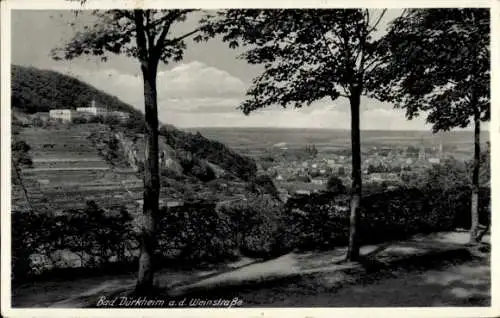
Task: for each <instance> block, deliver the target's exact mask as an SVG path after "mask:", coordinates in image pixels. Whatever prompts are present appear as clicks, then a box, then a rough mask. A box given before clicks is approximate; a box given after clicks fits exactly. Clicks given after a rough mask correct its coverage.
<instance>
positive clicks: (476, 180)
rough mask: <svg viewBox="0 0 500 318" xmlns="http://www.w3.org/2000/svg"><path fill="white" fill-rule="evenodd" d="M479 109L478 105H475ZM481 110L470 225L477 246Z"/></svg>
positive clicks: (476, 121) (476, 133)
mask: <svg viewBox="0 0 500 318" xmlns="http://www.w3.org/2000/svg"><path fill="white" fill-rule="evenodd" d="M473 106H474V107H477V106H476V105H473ZM479 117H480V114H479V110H476V111H475V113H474V163H473V170H472V195H471V204H470V213H471V225H470V243H472V244H475V243H477V242H478V241H477V240H478V231H479V165H480V156H481V148H480V147H481V146H480V142H481V141H480V133H481V120H480V118H479Z"/></svg>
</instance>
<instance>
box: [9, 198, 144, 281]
mask: <svg viewBox="0 0 500 318" xmlns="http://www.w3.org/2000/svg"><path fill="white" fill-rule="evenodd" d="M131 221H132V218H131V216H130V215H129V214H128V212H127V210H126V209H125V208H124V207H121V208H119V209H116V210H112V211H106V212H105V211H104V210H103V209H101V208H99V207H98V206H97V205H96V204H95V203H94V202H92V201H89V202H88V203H87V206H86V207H85V208H84V209H82V210H69V211H65V213H64V214H62V215H59V216H51V215H48V214H38V213H34V212H27V213H13V214H12V273H13V279H14V280H16V281H23V280H26V279H29V278H31V277H34V276H36V275H39V274H42V273H47V272H50V271H52V272H53V271H57V270H60V269H62V268H66V267H72V266H71V265H68V264H66V263H64V262H61V259H60V256H58V255H57V254H58V253H56V252H58V251H69V252H72V253H74V255H77V256H78V257H79V258H80V264H79V267H83V268H87V267H97V268H101V267H103V266H106V265H108V264H110V263H111V262H114V263H118V264H122V263H126V262H129V261H130V257H132V256H131V255H132V254H131V250H132V249H133V248H134V246H137V242H136V241H135V239H136V238H135V235H134V232H133V230H132V224H131ZM127 252H128V256H127ZM34 256H38V257H39V258H40V259H42V262H38V263H37V262H34V261H33V257H34ZM58 258H59V259H58Z"/></svg>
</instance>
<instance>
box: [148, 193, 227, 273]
mask: <svg viewBox="0 0 500 318" xmlns="http://www.w3.org/2000/svg"><path fill="white" fill-rule="evenodd" d="M157 237H158V243H159V246H158V249H159V254H160V255H162V256H163V257H165V258H168V254H169V252H170V251H172V250H174V251H175V250H177V251H179V252H180V254H179V258H180V259H181V260H182V261H185V262H188V263H197V262H200V261H208V262H219V261H222V260H225V259H227V258H231V257H233V256H234V255H235V253H234V251H235V248H236V244H235V241H234V238H233V235H232V227H231V223H230V220H229V218H228V217H227V216H226V215H224V214H223V213H220V212H219V211H217V209H216V208H215V204H211V203H203V202H197V203H191V204H185V205H183V206H179V207H173V208H168V209H167V208H162V209H161V218H160V221H159V224H158V226H157Z"/></svg>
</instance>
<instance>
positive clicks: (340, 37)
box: [198, 9, 385, 260]
mask: <svg viewBox="0 0 500 318" xmlns="http://www.w3.org/2000/svg"><path fill="white" fill-rule="evenodd" d="M384 13H385V10H382V11H381V12H380V13H379V14H375V17H374V16H373V15H372V14H373V11H370V10H361V9H349V10H345V9H331V10H330V9H328V10H323V9H321V10H223V11H220V12H218V14H216V15H212V16H208V17H206V18H205V19H204V22H206V23H207V24H206V25H205V26H204V31H205V33H204V34H205V35H204V37H203V36H201V35H200V36H199V37H198V39H203V38H205V39H208V38H210V37H213V36H215V35H217V34H222V38H223V40H224V41H226V42H228V43H229V46H230V47H232V48H235V47H238V46H239V45H242V46H244V47H246V51H245V52H244V53H243V55H242V57H243V58H245V59H246V60H247V62H248V63H250V64H261V65H263V66H264V68H265V69H264V71H263V72H262V74H260V75H259V76H257V77H256V78H255V79H254V81H253V85H252V87H251V88H250V89H249V90H248V91H247V96H248V99H247V100H246V101H244V102H243V103H242V104H241V105H240V109H241V110H243V112H244V113H245V114H249V113H250V112H252V111H255V110H257V109H260V108H263V107H267V106H270V105H281V106H283V107H287V106H293V107H302V106H304V105H307V106H309V105H311V104H312V103H313V102H315V101H318V100H321V99H324V98H329V99H331V100H332V101H335V100H337V99H338V98H339V97H344V98H347V99H348V100H349V102H350V109H351V146H352V167H353V169H352V180H353V181H352V193H351V216H350V224H351V225H350V235H349V248H348V253H347V258H348V259H349V260H356V259H357V258H358V256H359V244H358V239H357V236H358V235H357V233H356V229H357V222H358V218H359V209H360V202H361V149H360V147H361V146H360V144H361V140H360V129H359V117H360V103H361V96H362V95H364V94H366V93H367V92H368V91H367V87H366V85H365V83H366V81H367V80H369V79H370V77H371V76H372V73H373V72H374V70H375V69H376V68H377V67H378V66H379V65H380V63H381V61H380V58H379V57H378V56H376V55H375V54H374V53H375V51H376V48H377V46H378V43H379V41H378V40H375V39H374V38H373V33H374V32H375V31H376V28H377V26H378V24H379V23H380V21H381V19H382V17H383V16H384Z"/></svg>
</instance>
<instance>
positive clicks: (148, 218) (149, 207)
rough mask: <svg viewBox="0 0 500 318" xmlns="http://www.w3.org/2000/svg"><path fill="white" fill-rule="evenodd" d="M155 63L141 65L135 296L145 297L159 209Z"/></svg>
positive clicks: (150, 281)
mask: <svg viewBox="0 0 500 318" xmlns="http://www.w3.org/2000/svg"><path fill="white" fill-rule="evenodd" d="M157 65H158V63H154V62H153V63H151V62H148V63H143V64H142V65H141V69H142V74H143V79H144V101H145V103H144V106H145V107H144V110H145V119H146V127H145V130H146V131H145V132H144V138H145V150H144V151H145V152H144V202H143V221H142V227H141V233H140V243H141V254H140V257H139V274H138V279H137V286H136V292H137V293H138V294H147V293H150V292H151V291H152V288H153V275H154V265H155V264H154V252H155V248H156V237H155V226H156V218H157V216H158V209H159V202H158V201H159V193H160V182H159V167H158V105H157V96H156V73H157Z"/></svg>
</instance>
